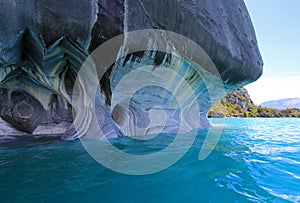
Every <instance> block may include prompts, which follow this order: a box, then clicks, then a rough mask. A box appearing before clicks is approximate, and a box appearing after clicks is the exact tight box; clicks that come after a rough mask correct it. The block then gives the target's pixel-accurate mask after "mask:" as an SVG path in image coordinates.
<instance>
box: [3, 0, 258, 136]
mask: <svg viewBox="0 0 300 203" xmlns="http://www.w3.org/2000/svg"><path fill="white" fill-rule="evenodd" d="M0 26H1V32H0V87H1V101H0V103H1V114H0V116H1V117H2V118H3V120H5V121H7V122H8V123H10V124H11V125H12V126H13V127H14V128H16V129H18V130H20V131H23V132H27V133H37V134H38V133H41V132H39V129H43V127H42V126H56V125H57V126H60V128H61V127H62V126H63V127H62V128H65V135H64V138H65V139H75V138H78V137H82V136H91V137H97V135H96V134H94V135H87V134H91V133H92V131H89V130H91V129H93V126H94V125H95V124H97V123H98V124H99V125H100V126H102V127H103V129H104V134H116V133H115V132H116V130H115V129H116V128H117V129H119V130H120V129H125V132H122V130H120V132H121V133H120V134H126V135H129V136H134V135H137V134H149V133H150V134H151V132H156V130H157V129H161V126H162V125H163V124H164V123H163V122H165V120H164V119H162V116H163V115H161V116H157V115H160V114H159V111H157V109H156V110H154V111H151V110H149V108H150V106H152V107H155V106H157V105H161V104H162V101H164V99H166V101H165V103H164V104H170V105H171V103H172V101H171V100H172V99H171V98H172V97H170V96H168V94H167V93H166V92H164V91H158V90H157V89H155V88H154V89H151V88H150V89H148V90H141V91H140V92H138V93H137V94H136V96H135V97H134V98H133V100H132V102H131V107H130V108H129V109H123V107H122V102H123V101H122V98H121V99H120V98H119V100H118V101H119V102H120V103H118V105H117V106H116V107H117V108H116V109H114V108H113V107H112V108H110V107H111V105H112V99H113V98H114V91H115V90H116V89H115V88H116V86H117V83H118V82H119V81H120V79H121V78H122V77H124V76H125V75H126V74H127V73H129V72H130V70H135V69H137V68H138V67H141V66H145V65H147V66H149V68H150V69H151V70H152V69H153V71H152V72H151V71H150V72H149V74H150V75H151V74H154V75H155V74H156V75H157V76H159V74H158V72H157V73H154V72H155V71H154V70H155V68H153V67H157V66H160V65H163V66H164V67H165V66H166V67H167V68H169V69H171V70H174V71H178V73H179V72H180V71H181V72H182V71H183V72H184V74H182V75H183V76H184V77H186V79H187V80H188V82H189V84H191V85H193V87H195V89H196V90H197V91H196V92H198V93H199V94H198V93H197V97H198V98H197V101H198V105H199V108H200V111H201V115H200V120H201V121H199V122H202V123H203V125H198V126H197V125H193V124H191V126H192V127H205V126H207V125H208V124H207V121H206V114H207V111H208V109H209V107H210V106H211V105H212V103H213V102H215V101H211V99H210V98H209V94H208V92H207V90H206V87H205V85H203V84H204V83H203V81H201V77H200V76H203V75H205V77H206V78H209V77H210V76H209V74H204V72H205V71H207V68H206V67H205V66H204V67H202V68H203V70H202V69H201V68H200V67H198V66H197V64H196V65H189V66H187V65H186V64H192V63H194V61H192V60H190V59H187V58H186V56H185V53H184V52H181V53H177V57H172V56H171V55H170V54H169V53H161V52H158V51H155V50H153V51H152V52H147V51H144V52H139V53H132V54H130V55H128V56H127V57H126V58H125V59H124V60H123V63H122V64H121V63H116V64H115V65H114V66H112V67H106V68H108V70H107V71H105V74H104V76H103V77H101V80H100V81H99V82H100V89H101V91H99V92H98V97H97V99H98V100H99V102H98V103H97V102H96V103H97V104H99V105H97V108H96V109H97V110H96V111H92V110H91V109H94V107H95V106H91V105H90V104H93V102H92V103H89V101H92V100H93V99H92V98H89V96H90V94H89V87H90V86H91V85H92V84H95V83H98V79H99V78H98V77H96V76H95V75H94V72H93V70H91V71H86V72H87V73H86V75H87V78H90V79H91V80H87V81H82V83H81V84H80V88H78V89H76V91H77V92H76V94H78V95H79V97H78V98H77V103H76V104H74V102H72V101H73V98H72V96H73V87H74V82H75V80H76V77H77V74H78V71H79V70H80V68H81V65H82V64H83V62H84V61H85V59H86V57H87V56H88V55H89V54H90V53H91V52H92V51H94V50H95V49H96V48H97V47H98V46H100V45H102V44H103V43H104V42H106V41H107V40H109V39H111V38H113V37H115V36H118V35H120V34H122V33H126V32H129V31H135V30H141V29H162V30H169V31H172V32H175V33H178V34H182V35H183V36H185V37H187V38H189V39H191V40H193V41H194V42H195V43H197V44H198V45H199V46H200V47H202V48H203V50H204V51H205V52H206V53H207V54H208V56H209V57H210V58H211V60H212V61H213V63H214V64H215V65H216V68H217V72H218V73H219V74H220V76H221V78H222V80H223V84H224V87H225V91H226V92H229V91H231V90H232V89H234V88H237V87H240V86H243V85H246V84H248V83H250V82H253V81H255V80H256V79H257V78H258V77H259V76H260V75H261V73H262V66H263V63H262V59H261V56H260V53H259V50H258V46H257V41H256V37H255V32H254V29H253V26H252V23H251V20H250V18H249V14H248V12H247V9H246V7H245V4H244V2H243V1H242V0H216V1H210V0H189V1H174V0H153V1H147V0H99V1H94V0H66V1H58V0H46V1H42V0H28V1H21V0H16V1H2V2H1V3H0ZM124 40H125V38H124ZM126 40H127V41H126V42H125V41H124V46H125V47H127V48H128V49H130V48H131V45H133V44H134V43H137V42H138V40H137V39H126ZM153 43H154V42H153V41H152V40H151V38H149V41H148V45H149V46H150V47H151V46H153ZM120 50H121V47H120ZM173 51H176V50H173ZM195 54H197V53H195ZM203 63H204V62H203ZM178 64H181V65H179V66H178ZM198 65H199V64H198ZM200 69H201V70H200ZM205 69H206V70H205ZM201 71H202V72H201ZM189 74H191V75H194V74H196V77H195V78H198V80H196V82H195V81H194V80H191V78H192V77H190V76H191V75H189ZM214 74H215V73H211V75H214ZM157 78H159V77H156V79H157ZM189 78H190V79H189ZM95 80H96V81H95ZM137 80H138V79H137ZM161 80H164V81H165V84H170V83H176V81H174V79H173V78H169V77H168V75H164V78H161ZM208 80H209V81H212V80H210V79H208ZM206 85H207V84H206ZM210 85H212V86H213V85H214V84H213V82H212V84H210ZM202 90H203V91H202ZM123 91H125V92H124V94H125V95H126V90H123ZM8 94H9V95H8ZM151 94H152V96H150V97H149V95H151ZM182 94H183V95H182V96H184V94H186V93H182ZM80 95H81V96H80ZM149 98H150V99H149ZM151 98H152V100H151ZM220 98H221V96H220ZM124 100H125V98H124ZM123 103H124V102H123ZM188 103H189V101H188V100H186V101H184V104H186V105H187V104H188ZM89 105H90V106H89ZM172 105H173V103H172ZM187 106H188V105H187ZM72 108H73V113H74V116H73V114H72ZM164 108H168V107H167V106H165V107H164ZM169 109H170V112H169V114H168V115H169V117H170V116H172V119H170V120H169V121H166V122H167V126H169V129H172V128H173V127H174V126H176V125H177V124H178V121H179V120H178V119H177V117H180V116H178V114H179V115H180V110H181V109H179V108H178V106H177V107H176V106H175V107H174V106H172V108H169ZM191 109H192V108H187V109H186V110H185V111H186V112H189V111H190V110H191ZM151 112H152V113H151ZM153 112H154V114H153ZM178 112H179V113H178ZM126 115H127V116H126ZM128 115H130V116H128ZM151 115H152V116H151ZM155 115H156V116H155ZM168 115H167V118H168ZM186 115H188V114H185V116H186ZM149 116H150V117H151V118H152V119H154V120H152V122H150V121H151V119H150V120H149V119H148V120H147V119H145V117H147V118H148V117H149ZM129 118H134V120H135V121H133V122H135V124H137V125H138V126H139V127H140V128H139V129H143V130H141V131H136V129H133V130H132V129H131V128H130V126H129V127H128V126H127V125H128V123H130V122H131V121H130V122H128V121H127V119H129ZM74 120H76V121H77V123H82V125H80V128H79V129H75V128H74V125H71V123H72V122H73V121H74ZM184 120H185V121H186V122H189V121H191V118H184ZM160 121H161V122H160ZM191 122H192V121H191ZM150 123H151V124H150ZM62 124H63V125H62ZM0 125H1V124H0ZM187 125H190V124H187ZM1 127H2V126H1ZM5 128H7V126H5V127H2V129H4V132H8V131H11V129H10V130H5ZM54 128H55V127H54ZM112 129H114V130H112ZM126 129H127V130H126ZM151 129H153V130H151ZM2 131H3V130H2ZM41 131H42V130H41ZM170 131H172V130H170ZM52 132H53V133H55V132H56V131H55V130H53V131H52ZM0 133H1V131H0ZM101 136H103V135H98V137H99V138H100V139H101Z"/></svg>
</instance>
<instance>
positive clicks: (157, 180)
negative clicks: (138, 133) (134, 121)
mask: <svg viewBox="0 0 300 203" xmlns="http://www.w3.org/2000/svg"><path fill="white" fill-rule="evenodd" d="M204 138H205V132H204V131H200V132H199V133H198V136H197V138H196V140H195V142H194V144H193V146H192V147H191V149H190V150H189V151H188V152H187V153H186V154H185V156H184V157H183V158H182V159H180V161H178V162H177V163H175V164H174V165H172V166H171V167H169V168H168V169H166V170H163V171H161V172H158V173H154V174H150V175H143V176H132V175H124V174H120V173H117V172H114V171H111V170H109V169H107V168H105V167H103V166H101V165H100V164H99V163H98V162H96V161H95V160H94V159H93V158H92V157H91V156H90V155H89V154H88V153H87V152H86V151H85V149H84V147H83V146H82V144H81V142H80V141H68V142H64V141H57V140H53V139H52V140H51V139H43V140H39V141H37V140H35V139H22V140H19V141H14V142H8V141H6V142H4V141H2V142H1V144H0V202H143V203H146V202H300V119H261V118H253V119H250V118H249V119H248V118H247V119H239V118H228V119H226V123H225V128H224V132H223V133H222V135H221V137H220V140H219V142H218V144H217V146H216V148H215V150H214V151H213V152H212V153H211V154H210V155H209V156H208V157H207V158H206V159H204V160H202V161H200V160H199V159H198V156H199V150H200V148H201V145H202V144H203V140H204ZM155 142H157V143H155ZM164 142H166V144H168V143H169V142H170V140H169V139H166V140H164V139H162V138H160V139H157V140H156V141H152V142H151V144H149V145H147V142H146V141H144V142H143V143H142V144H141V146H140V147H139V148H138V152H137V153H143V154H147V153H148V152H149V153H151V152H152V151H153V150H154V149H153V145H155V146H156V148H155V150H161V149H159V148H160V147H165V146H166V145H164ZM114 143H115V145H117V146H118V147H119V148H120V149H122V150H125V151H126V150H127V149H128V150H129V151H130V150H131V151H132V149H131V147H132V146H131V144H135V145H136V142H133V141H131V139H128V138H119V139H117V140H114ZM183 144H184V143H183ZM133 153H134V152H133Z"/></svg>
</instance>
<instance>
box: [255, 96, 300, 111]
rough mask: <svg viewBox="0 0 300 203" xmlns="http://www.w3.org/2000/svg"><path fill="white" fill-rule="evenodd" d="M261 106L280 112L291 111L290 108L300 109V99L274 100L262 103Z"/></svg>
mask: <svg viewBox="0 0 300 203" xmlns="http://www.w3.org/2000/svg"><path fill="white" fill-rule="evenodd" d="M260 106H262V107H268V108H275V109H278V110H283V109H290V108H298V109H300V99H299V98H289V99H280V100H273V101H268V102H264V103H262V104H261V105H260Z"/></svg>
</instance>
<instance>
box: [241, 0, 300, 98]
mask: <svg viewBox="0 0 300 203" xmlns="http://www.w3.org/2000/svg"><path fill="white" fill-rule="evenodd" d="M244 1H245V3H246V5H247V8H248V11H249V13H250V16H251V19H252V23H253V25H254V29H255V32H256V37H257V40H258V44H259V49H260V52H261V55H262V58H263V61H264V70H263V75H262V77H261V78H259V79H258V80H257V81H256V82H254V83H252V84H250V85H247V86H246V89H247V90H248V92H249V94H250V97H251V98H252V100H253V102H254V103H255V104H260V103H262V102H265V101H270V100H277V99H283V98H295V97H298V98H300V12H299V9H300V0H288V1H285V0H244Z"/></svg>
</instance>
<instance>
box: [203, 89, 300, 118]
mask: <svg viewBox="0 0 300 203" xmlns="http://www.w3.org/2000/svg"><path fill="white" fill-rule="evenodd" d="M208 117H266V118H268V117H269V118H274V117H297V118H300V110H299V109H297V108H291V109H285V110H280V111H279V110H277V109H274V108H267V107H261V106H257V105H255V104H254V103H253V102H252V100H251V98H250V96H249V94H248V91H247V90H246V89H245V88H239V89H236V90H234V91H232V92H231V93H229V94H228V95H226V96H225V97H224V98H222V99H221V100H220V101H219V102H217V103H216V104H215V105H214V106H212V108H211V109H210V111H209V112H208Z"/></svg>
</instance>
